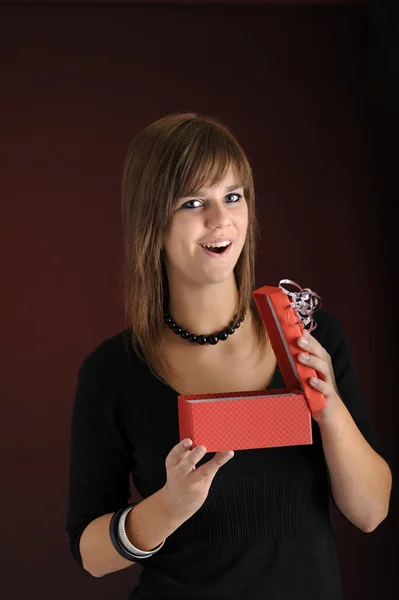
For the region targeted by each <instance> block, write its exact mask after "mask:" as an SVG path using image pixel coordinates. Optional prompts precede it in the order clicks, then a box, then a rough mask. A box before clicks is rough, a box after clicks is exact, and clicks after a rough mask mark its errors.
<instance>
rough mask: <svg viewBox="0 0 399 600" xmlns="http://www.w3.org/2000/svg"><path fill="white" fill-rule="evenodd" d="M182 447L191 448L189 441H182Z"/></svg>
mask: <svg viewBox="0 0 399 600" xmlns="http://www.w3.org/2000/svg"><path fill="white" fill-rule="evenodd" d="M183 446H184V447H185V448H189V447H190V446H191V440H184V442H183Z"/></svg>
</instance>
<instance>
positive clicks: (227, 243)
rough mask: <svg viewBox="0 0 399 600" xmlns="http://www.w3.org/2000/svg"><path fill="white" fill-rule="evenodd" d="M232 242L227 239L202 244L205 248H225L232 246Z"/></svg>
mask: <svg viewBox="0 0 399 600" xmlns="http://www.w3.org/2000/svg"><path fill="white" fill-rule="evenodd" d="M230 244H231V242H228V241H227V240H226V241H225V242H217V243H216V244H201V246H203V247H204V248H224V247H226V246H230Z"/></svg>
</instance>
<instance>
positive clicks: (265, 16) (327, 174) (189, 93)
mask: <svg viewBox="0 0 399 600" xmlns="http://www.w3.org/2000/svg"><path fill="white" fill-rule="evenodd" d="M144 4H146V5H140V6H139V5H133V4H131V5H129V4H128V3H126V4H125V5H122V4H121V5H117V6H116V5H112V4H111V3H110V4H108V5H106V4H105V3H102V4H101V3H98V4H97V5H95V4H94V3H93V2H92V3H90V2H89V3H86V6H83V5H81V6H79V5H76V6H75V5H73V3H72V2H70V3H69V2H64V3H63V4H62V5H61V3H57V2H53V3H49V4H48V5H34V3H26V5H25V6H18V5H17V3H15V2H14V3H12V2H8V5H5V4H3V5H2V6H0V109H1V110H0V119H1V122H0V125H1V126H0V132H1V133H0V139H1V144H0V153H1V154H0V168H1V183H0V185H1V188H0V190H1V196H0V197H1V219H0V224H1V236H0V243H1V249H2V253H1V256H2V277H1V279H2V283H3V286H4V287H3V292H2V295H1V300H2V316H3V317H4V319H3V320H2V328H1V337H2V356H1V367H2V374H1V382H2V391H1V401H2V404H1V408H2V422H1V427H2V433H1V446H2V452H1V465H2V483H3V485H2V493H1V503H2V510H1V517H2V519H1V520H2V523H1V530H2V534H3V536H4V537H3V543H2V544H1V561H0V564H1V567H0V571H1V572H2V574H1V591H0V596H1V598H2V599H4V600H14V599H18V600H20V599H24V598H41V599H42V600H47V599H49V600H55V599H57V600H69V599H70V598H74V600H85V599H86V598H96V599H97V600H100V599H101V600H105V599H110V600H111V599H112V600H117V598H121V599H123V598H127V596H128V593H129V592H130V590H131V589H133V588H134V587H135V585H136V583H137V580H138V576H139V573H140V570H141V567H140V566H139V565H134V566H132V568H130V569H127V570H125V571H123V572H119V573H116V574H113V575H109V576H107V577H105V578H102V579H95V578H92V577H91V576H90V575H88V574H87V573H85V572H84V571H82V570H80V569H79V567H78V566H77V564H76V563H75V562H74V561H73V559H72V557H71V555H70V554H69V550H68V545H67V539H66V534H65V533H64V531H63V528H64V522H65V514H66V498H67V478H68V451H69V447H68V443H69V420H70V414H71V407H72V402H73V396H74V390H75V384H76V375H77V370H78V368H79V366H80V363H81V362H82V360H83V358H84V357H85V356H86V354H88V353H89V352H90V351H91V350H92V349H93V348H94V347H95V346H96V345H98V344H99V343H100V342H101V341H102V340H103V339H104V338H105V337H108V336H111V335H113V334H114V333H116V332H117V331H119V330H120V329H121V328H122V327H123V310H122V301H121V264H122V238H121V227H120V219H119V204H120V180H121V173H122V167H123V161H124V157H125V153H126V151H127V148H128V145H129V143H130V141H131V139H132V137H133V136H134V135H135V134H136V133H137V132H138V131H139V130H140V129H141V128H142V127H144V126H145V125H147V124H148V123H149V122H151V121H153V120H155V119H156V118H158V117H161V116H163V115H164V114H166V113H169V112H176V111H196V112H199V113H201V114H208V115H214V116H218V117H220V118H221V119H222V120H223V121H224V122H225V123H226V124H228V125H229V126H231V127H232V128H233V130H234V131H235V132H236V133H237V135H238V136H239V138H240V140H241V142H242V144H243V146H244V148H245V150H246V151H247V154H248V156H249V159H250V161H251V163H252V165H253V169H254V175H255V183H256V189H257V198H258V210H259V216H260V221H261V233H262V242H261V244H260V247H259V254H258V259H257V285H259V286H260V285H264V284H266V283H268V284H272V285H275V284H277V283H278V281H279V280H280V279H281V278H285V277H288V278H291V279H294V280H296V281H298V282H299V283H300V284H301V285H303V286H304V287H307V286H309V287H311V288H312V289H314V290H316V291H317V292H318V293H319V294H320V295H321V296H322V298H323V300H324V307H325V308H326V309H327V310H329V311H331V312H333V313H334V314H335V315H336V316H337V317H338V318H339V319H340V320H341V322H342V323H343V325H344V327H345V329H346V331H347V334H348V337H349V339H350V342H351V345H352V347H353V350H354V352H355V356H356V359H357V365H358V370H359V374H360V377H361V381H362V384H363V387H364V390H365V393H366V397H367V400H368V403H369V407H370V412H371V415H372V418H373V420H374V423H375V427H376V430H377V433H378V436H379V438H380V439H381V441H382V445H383V447H384V449H385V451H386V452H387V453H388V454H390V455H391V456H392V457H394V454H395V453H397V444H396V416H397V411H396V397H397V391H396V390H395V384H396V380H397V378H396V373H395V370H394V367H395V366H396V363H394V357H393V351H394V334H393V330H392V325H391V321H390V320H391V319H393V317H394V316H395V313H394V306H393V305H394V292H395V290H394V277H393V268H394V267H395V266H396V262H395V259H394V257H393V250H394V247H396V239H395V236H394V235H392V234H393V233H394V231H395V222H394V220H393V219H392V214H393V213H392V209H390V208H389V207H388V202H389V201H392V200H395V201H396V197H397V196H395V195H394V194H396V189H395V187H394V178H393V173H394V170H393V165H394V160H395V158H396V157H394V155H393V154H392V151H391V141H392V140H393V134H392V131H393V126H394V121H395V117H396V114H395V110H394V109H393V107H394V106H395V104H394V103H392V102H390V100H391V96H389V94H391V93H393V91H392V89H391V87H390V86H389V85H387V81H388V78H387V76H386V72H385V71H384V68H383V66H382V60H383V56H385V55H384V54H383V52H388V54H387V56H389V57H390V54H389V47H388V50H387V48H386V47H385V46H384V48H382V45H381V44H380V40H381V39H382V38H380V32H381V28H380V26H378V27H377V25H378V23H377V21H376V20H375V13H372V12H369V10H368V8H367V6H366V4H367V3H364V2H360V1H359V2H352V3H350V4H351V6H348V5H344V4H345V3H340V2H320V3H313V4H314V5H313V6H310V2H308V3H306V4H307V6H301V5H300V4H301V3H300V2H296V3H292V4H291V5H284V3H277V4H279V5H278V6H271V5H270V3H268V2H266V1H264V2H262V1H261V0H258V2H256V3H254V5H251V6H250V5H249V4H248V3H244V2H238V1H236V2H235V3H234V6H233V5H232V4H233V3H231V5H228V3H227V2H223V3H221V5H219V6H217V5H216V4H215V3H213V2H210V1H208V2H205V1H204V2H202V3H198V5H195V6H194V5H191V4H190V3H189V2H185V3H181V5H180V6H177V5H171V4H170V5H168V4H169V3H168V2H166V1H164V2H161V3H159V5H158V6H150V5H149V4H148V3H144ZM244 4H245V6H244ZM317 4H320V6H317ZM346 4H349V3H346ZM370 17H371V18H370ZM376 23H377V25H376ZM385 24H386V26H388V25H389V22H388V20H387V21H386V22H385ZM380 25H381V23H380ZM384 39H385V38H384ZM384 65H385V66H388V72H389V66H390V64H389V62H385V63H384ZM384 85H385V87H384ZM387 98H388V100H389V101H387ZM392 109H393V110H392ZM133 494H134V495H136V492H135V490H133ZM397 514H398V512H397V508H396V506H395V507H394V502H393V505H392V510H391V514H390V516H389V517H388V519H387V520H386V521H385V522H384V523H383V524H382V525H381V526H380V527H379V528H378V529H377V530H376V531H375V532H373V533H372V534H368V535H367V534H363V533H361V532H360V531H358V530H357V529H356V528H355V527H354V526H352V525H351V524H350V523H349V522H347V521H346V520H345V519H344V518H343V517H342V516H341V515H340V514H338V513H337V511H336V510H335V509H334V510H333V521H334V528H335V532H336V539H337V545H338V549H339V553H340V557H341V564H342V571H343V578H344V586H345V591H346V599H347V600H359V598H362V600H382V599H384V600H386V599H388V600H389V599H390V598H393V597H394V595H392V594H393V592H391V591H390V590H391V588H393V589H395V586H394V582H395V581H396V573H395V569H394V562H393V558H392V550H393V542H394V527H395V524H396V523H397Z"/></svg>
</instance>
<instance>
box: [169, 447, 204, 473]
mask: <svg viewBox="0 0 399 600" xmlns="http://www.w3.org/2000/svg"><path fill="white" fill-rule="evenodd" d="M205 454H206V448H205V446H197V447H195V448H193V449H192V450H190V451H189V452H188V454H187V456H185V457H184V458H182V460H181V461H180V462H179V464H178V465H176V466H177V468H178V469H179V471H180V473H181V474H182V475H187V473H190V472H191V471H192V470H193V469H195V465H196V464H197V462H198V461H200V460H201V458H203V457H204V456H205Z"/></svg>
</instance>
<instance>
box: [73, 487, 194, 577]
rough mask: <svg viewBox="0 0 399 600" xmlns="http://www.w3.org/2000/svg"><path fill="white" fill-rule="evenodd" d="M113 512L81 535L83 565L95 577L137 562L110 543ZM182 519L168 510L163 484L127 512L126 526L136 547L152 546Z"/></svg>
mask: <svg viewBox="0 0 399 600" xmlns="http://www.w3.org/2000/svg"><path fill="white" fill-rule="evenodd" d="M112 514H113V513H110V514H107V515H102V516H101V517H98V518H97V519H94V521H92V522H91V523H89V525H88V526H87V527H86V529H85V530H84V531H83V533H82V536H81V538H80V553H81V556H82V563H83V568H84V569H85V570H86V571H88V572H89V573H90V574H91V575H93V576H94V577H102V576H103V575H107V574H108V573H113V572H114V571H120V570H121V569H125V568H126V567H129V566H130V565H132V564H135V563H134V562H132V561H129V560H126V559H125V558H123V557H122V556H120V554H118V552H116V550H115V549H114V547H113V545H112V543H111V540H110V536H109V523H110V520H111V517H112ZM183 522H184V521H182V520H179V519H177V518H176V517H175V516H174V515H171V514H170V513H169V511H168V508H167V505H166V503H165V502H164V497H163V488H162V489H161V490H159V491H158V492H155V494H152V495H151V496H149V497H148V498H146V499H145V500H142V501H141V502H140V503H139V504H138V505H137V506H135V507H134V508H133V509H132V510H131V511H130V512H129V513H128V516H127V518H126V523H125V528H126V534H127V536H128V538H129V540H130V541H131V543H132V544H133V545H134V546H135V547H136V548H138V549H140V550H152V549H153V548H156V547H157V546H159V544H160V543H161V542H162V541H163V540H164V539H165V538H167V537H168V536H170V535H171V534H172V533H173V532H174V531H176V529H178V528H179V527H180V525H182V523H183ZM143 560H145V559H143Z"/></svg>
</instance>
